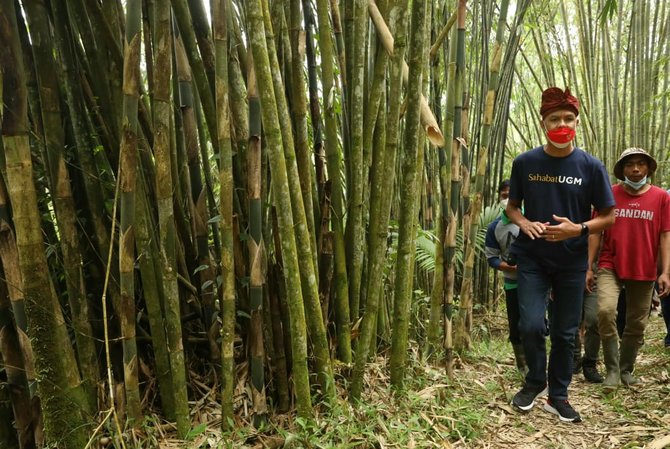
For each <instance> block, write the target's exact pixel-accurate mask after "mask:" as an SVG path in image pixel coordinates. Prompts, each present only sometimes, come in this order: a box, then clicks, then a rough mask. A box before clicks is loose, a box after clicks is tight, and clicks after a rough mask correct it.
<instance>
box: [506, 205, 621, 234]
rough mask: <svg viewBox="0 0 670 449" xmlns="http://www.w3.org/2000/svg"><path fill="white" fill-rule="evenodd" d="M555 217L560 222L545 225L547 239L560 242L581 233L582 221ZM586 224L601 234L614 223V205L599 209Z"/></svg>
mask: <svg viewBox="0 0 670 449" xmlns="http://www.w3.org/2000/svg"><path fill="white" fill-rule="evenodd" d="M508 207H509V206H508ZM553 217H554V220H556V221H557V222H558V224H557V225H552V226H546V227H545V231H546V238H547V240H549V241H552V242H560V241H561V240H565V239H571V238H574V237H579V236H580V235H581V233H582V224H581V223H573V222H572V221H570V219H569V218H567V217H559V216H558V215H554V216H553ZM584 224H585V225H586V226H588V227H589V234H600V233H601V232H602V231H604V230H605V229H607V228H609V227H610V226H612V225H613V224H614V206H612V207H606V208H604V209H600V210H598V215H596V216H595V217H593V218H591V219H590V220H589V221H585V222H584Z"/></svg>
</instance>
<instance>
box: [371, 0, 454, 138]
mask: <svg viewBox="0 0 670 449" xmlns="http://www.w3.org/2000/svg"><path fill="white" fill-rule="evenodd" d="M368 12H369V14H370V18H371V19H372V23H374V25H375V27H376V29H377V33H379V35H380V42H381V43H382V44H383V45H384V49H385V50H386V52H387V53H388V54H389V55H392V54H393V48H394V43H393V36H392V35H391V33H390V32H389V30H388V26H387V25H386V22H384V18H383V17H382V15H381V13H380V12H379V9H378V8H377V4H376V3H375V2H374V0H370V2H369V6H368ZM402 74H403V81H404V82H405V84H406V83H407V82H408V77H409V66H408V65H407V63H406V62H403V69H402ZM421 124H422V125H423V127H424V130H425V132H426V136H427V137H428V140H430V142H431V143H432V144H433V145H435V146H437V147H442V146H444V144H445V141H444V136H443V135H442V131H440V127H439V125H438V124H437V120H435V116H434V115H433V111H431V110H430V106H428V102H427V101H426V99H425V97H424V96H423V95H421Z"/></svg>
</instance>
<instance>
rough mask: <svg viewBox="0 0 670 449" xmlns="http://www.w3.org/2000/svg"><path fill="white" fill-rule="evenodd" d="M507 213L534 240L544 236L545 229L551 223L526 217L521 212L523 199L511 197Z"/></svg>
mask: <svg viewBox="0 0 670 449" xmlns="http://www.w3.org/2000/svg"><path fill="white" fill-rule="evenodd" d="M505 213H506V214H507V217H508V218H509V219H510V221H511V222H512V223H514V224H515V225H517V226H518V227H519V229H520V230H521V232H523V233H524V234H526V235H527V236H528V237H530V238H531V239H532V240H535V239H539V238H544V230H545V228H546V227H547V225H548V224H549V223H540V222H539V221H530V220H529V219H527V218H526V217H524V216H523V214H522V213H521V201H519V200H513V199H512V198H510V199H509V200H508V202H507V208H506V209H505Z"/></svg>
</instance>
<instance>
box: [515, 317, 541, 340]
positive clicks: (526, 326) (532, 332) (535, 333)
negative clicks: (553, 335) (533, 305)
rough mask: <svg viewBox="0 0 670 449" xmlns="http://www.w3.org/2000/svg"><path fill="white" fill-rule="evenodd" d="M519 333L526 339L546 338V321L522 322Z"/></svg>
mask: <svg viewBox="0 0 670 449" xmlns="http://www.w3.org/2000/svg"><path fill="white" fill-rule="evenodd" d="M519 333H520V334H521V335H522V338H524V339H526V338H528V339H535V338H544V336H545V335H546V334H547V326H546V324H545V322H544V320H542V321H540V322H535V323H532V322H520V323H519Z"/></svg>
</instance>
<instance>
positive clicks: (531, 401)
mask: <svg viewBox="0 0 670 449" xmlns="http://www.w3.org/2000/svg"><path fill="white" fill-rule="evenodd" d="M548 391H549V390H547V386H546V385H542V386H541V387H533V386H530V385H524V387H523V388H522V389H521V391H519V392H518V393H517V394H515V395H514V398H512V405H513V406H515V407H516V408H518V409H519V410H521V411H524V412H527V411H528V410H530V409H531V408H533V406H534V405H535V399H537V398H539V397H540V396H544V395H545V394H547V392H548Z"/></svg>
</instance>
